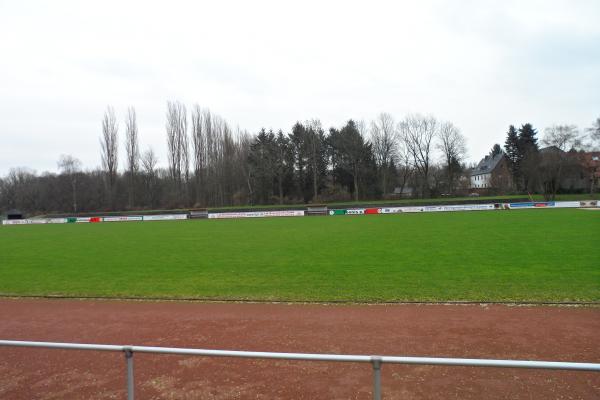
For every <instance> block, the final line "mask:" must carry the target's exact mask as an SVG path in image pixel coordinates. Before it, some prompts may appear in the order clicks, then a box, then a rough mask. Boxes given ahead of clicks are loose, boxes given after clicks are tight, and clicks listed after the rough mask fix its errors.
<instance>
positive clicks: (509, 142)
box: [504, 125, 521, 184]
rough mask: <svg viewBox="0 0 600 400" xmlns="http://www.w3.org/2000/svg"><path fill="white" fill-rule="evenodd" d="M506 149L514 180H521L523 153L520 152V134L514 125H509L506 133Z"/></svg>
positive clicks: (515, 181)
mask: <svg viewBox="0 0 600 400" xmlns="http://www.w3.org/2000/svg"><path fill="white" fill-rule="evenodd" d="M504 150H505V153H506V158H507V159H508V164H509V169H510V173H511V175H512V178H513V182H514V183H515V184H517V182H519V166H520V164H521V153H520V152H519V134H518V132H517V130H516V129H515V126H514V125H510V126H509V127H508V132H507V133H506V141H505V142H504Z"/></svg>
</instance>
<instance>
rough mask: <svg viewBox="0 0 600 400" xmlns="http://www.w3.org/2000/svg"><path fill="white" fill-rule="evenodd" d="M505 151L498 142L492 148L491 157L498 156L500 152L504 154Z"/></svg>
mask: <svg viewBox="0 0 600 400" xmlns="http://www.w3.org/2000/svg"><path fill="white" fill-rule="evenodd" d="M503 152H504V151H503V150H502V147H500V145H499V144H498V143H496V144H495V145H494V147H492V150H490V157H496V156H497V155H498V154H502V153H503Z"/></svg>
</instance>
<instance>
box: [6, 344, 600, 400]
mask: <svg viewBox="0 0 600 400" xmlns="http://www.w3.org/2000/svg"><path fill="white" fill-rule="evenodd" d="M0 346H9V347H37V348H46V349H63V350H94V351H112V352H122V353H123V354H124V355H125V360H126V364H127V399H128V400H133V399H134V379H133V355H134V353H154V354H175V355H185V356H204V357H236V358H259V359H275V360H292V361H329V362H353V363H368V364H371V366H372V368H373V399H375V400H380V399H381V366H382V364H418V365H443V366H465V367H496V368H534V369H558V370H571V371H594V372H600V363H578V362H556V361H519V360H490V359H472V358H436V357H395V356H366V355H339V354H307V353H271V352H261V351H233V350H207V349H188V348H177V347H150V346H121V345H106V344H79V343H54V342H26V341H15V340H0Z"/></svg>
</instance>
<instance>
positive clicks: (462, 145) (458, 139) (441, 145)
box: [437, 122, 467, 192]
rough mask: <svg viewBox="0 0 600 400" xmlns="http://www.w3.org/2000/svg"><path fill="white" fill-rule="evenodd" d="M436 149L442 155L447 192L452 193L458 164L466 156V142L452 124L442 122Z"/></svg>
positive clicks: (458, 168) (458, 167)
mask: <svg viewBox="0 0 600 400" xmlns="http://www.w3.org/2000/svg"><path fill="white" fill-rule="evenodd" d="M438 137H439V142H438V144H437V148H438V149H439V150H440V151H441V152H442V154H443V155H444V163H445V167H446V179H447V180H448V191H449V192H454V189H455V182H456V175H457V174H458V173H460V163H461V162H462V160H463V159H464V158H465V156H466V154H467V140H466V139H465V137H464V136H463V135H462V133H460V130H459V129H458V128H457V127H456V126H454V124H452V122H444V123H442V124H441V125H440V128H439V132H438Z"/></svg>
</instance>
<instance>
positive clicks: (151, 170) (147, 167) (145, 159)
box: [140, 148, 158, 207]
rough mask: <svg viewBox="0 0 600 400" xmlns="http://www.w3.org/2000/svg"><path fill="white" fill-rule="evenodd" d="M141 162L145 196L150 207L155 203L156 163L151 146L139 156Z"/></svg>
mask: <svg viewBox="0 0 600 400" xmlns="http://www.w3.org/2000/svg"><path fill="white" fill-rule="evenodd" d="M140 160H141V164H142V170H143V174H144V187H145V189H146V198H147V200H148V202H149V203H150V206H151V207H154V206H155V205H156V200H157V198H156V197H157V196H156V184H157V182H156V180H157V179H156V178H157V174H156V164H158V159H157V158H156V154H154V150H152V148H148V149H147V150H146V151H144V153H143V154H142V156H141V159H140Z"/></svg>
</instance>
